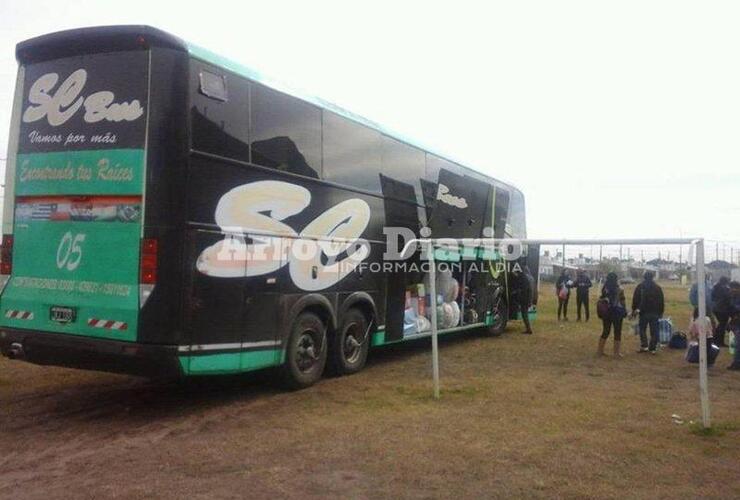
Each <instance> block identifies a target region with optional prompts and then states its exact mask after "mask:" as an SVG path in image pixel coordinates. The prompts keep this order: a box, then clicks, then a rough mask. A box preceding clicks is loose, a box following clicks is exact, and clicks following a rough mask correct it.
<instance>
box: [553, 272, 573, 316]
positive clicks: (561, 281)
mask: <svg viewBox="0 0 740 500" xmlns="http://www.w3.org/2000/svg"><path fill="white" fill-rule="evenodd" d="M572 286H573V281H572V280H571V279H570V274H568V271H567V270H566V269H563V272H561V273H560V276H559V277H558V280H557V281H556V282H555V293H556V294H557V296H558V321H560V316H561V315H562V317H563V320H564V321H568V301H569V300H570V289H571V287H572ZM561 295H562V297H561Z"/></svg>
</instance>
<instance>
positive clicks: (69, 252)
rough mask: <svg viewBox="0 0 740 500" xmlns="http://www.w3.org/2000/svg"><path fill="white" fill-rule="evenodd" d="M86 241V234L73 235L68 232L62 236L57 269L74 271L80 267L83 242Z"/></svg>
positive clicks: (58, 249) (58, 250)
mask: <svg viewBox="0 0 740 500" xmlns="http://www.w3.org/2000/svg"><path fill="white" fill-rule="evenodd" d="M84 241H85V235H84V234H77V235H73V234H72V232H71V231H67V232H66V233H65V234H64V236H62V241H60V242H59V247H58V248H57V267H58V268H59V269H64V268H65V267H66V268H67V270H68V271H74V270H75V269H77V266H79V265H80V261H81V260H82V246H81V245H82V242H84Z"/></svg>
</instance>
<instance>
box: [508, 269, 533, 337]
mask: <svg viewBox="0 0 740 500" xmlns="http://www.w3.org/2000/svg"><path fill="white" fill-rule="evenodd" d="M511 276H512V283H511V284H512V305H513V306H514V308H515V309H517V310H519V314H521V316H522V321H523V322H524V332H522V333H526V334H531V333H532V326H531V325H530V324H529V308H530V306H531V305H532V281H534V280H533V279H532V275H531V274H530V273H529V268H528V267H527V265H526V264H525V265H524V266H523V267H521V266H516V269H514V271H513V272H512V273H511Z"/></svg>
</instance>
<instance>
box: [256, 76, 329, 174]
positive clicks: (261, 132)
mask: <svg viewBox="0 0 740 500" xmlns="http://www.w3.org/2000/svg"><path fill="white" fill-rule="evenodd" d="M252 162H253V163H256V164H258V165H263V166H265V167H271V168H276V169H278V170H284V171H286V172H291V173H294V174H300V175H305V176H308V177H314V178H318V177H320V173H321V111H320V110H319V109H318V108H316V107H314V106H312V105H310V104H308V103H306V102H303V101H301V100H299V99H296V98H294V97H290V96H288V95H285V94H283V93H281V92H277V91H275V90H272V89H268V88H267V87H263V86H262V85H253V86H252Z"/></svg>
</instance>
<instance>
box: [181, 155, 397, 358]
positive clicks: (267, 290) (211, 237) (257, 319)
mask: <svg viewBox="0 0 740 500" xmlns="http://www.w3.org/2000/svg"><path fill="white" fill-rule="evenodd" d="M187 196H188V199H189V208H188V219H189V223H188V225H189V229H188V234H189V238H190V240H189V241H190V243H189V245H188V247H189V248H188V258H187V261H188V263H189V264H188V270H187V272H188V273H189V274H190V276H191V279H190V281H191V282H192V283H193V286H192V290H191V294H192V295H191V301H192V303H193V307H192V310H191V318H190V320H189V321H188V324H189V326H190V332H191V335H192V345H193V346H196V345H199V346H206V345H210V346H217V345H219V344H221V345H223V346H224V348H225V349H233V348H237V344H241V345H240V347H239V349H240V350H241V351H243V352H253V351H256V352H262V351H269V352H273V353H274V354H275V356H274V358H272V360H273V363H272V364H278V363H280V362H281V361H282V350H283V349H284V345H285V341H286V340H287V336H288V335H289V334H290V327H291V325H290V321H291V316H290V314H291V312H295V311H294V310H295V305H296V304H297V302H298V301H299V300H301V299H302V298H303V297H305V296H307V295H309V294H315V295H316V296H319V297H324V299H326V300H324V301H323V303H325V304H328V306H327V307H328V308H330V309H332V313H333V314H335V315H336V308H337V300H338V293H340V292H355V291H365V292H367V293H368V294H370V295H371V296H374V297H376V299H379V298H380V296H381V291H382V288H383V281H382V279H383V275H382V273H379V272H371V271H370V269H369V268H367V267H361V266H359V265H358V266H355V267H351V266H350V268H348V270H346V271H345V270H343V269H342V268H341V267H338V266H337V267H332V264H331V263H330V262H328V260H327V259H319V260H317V261H312V262H311V263H309V264H306V261H302V260H300V259H296V258H295V257H293V254H292V250H291V249H292V247H293V246H294V245H295V244H297V243H296V242H300V241H301V238H300V236H304V237H306V239H307V240H310V241H315V240H314V239H313V238H307V237H308V236H309V235H308V234H306V232H305V231H308V232H311V233H312V234H311V235H310V236H314V237H323V238H324V239H327V238H328V239H331V236H332V234H333V233H332V232H331V231H332V229H333V228H336V227H341V225H342V224H350V225H352V224H356V225H357V229H358V231H359V233H358V234H357V236H358V237H362V238H366V239H368V240H373V241H374V243H373V244H371V245H370V249H371V250H370V251H369V253H368V254H367V255H366V256H365V258H364V259H362V263H363V264H365V265H369V264H370V262H371V259H373V260H375V261H376V262H377V263H378V264H382V255H383V246H382V245H381V244H380V241H381V240H380V237H382V226H383V220H384V210H383V202H382V199H381V198H380V197H377V196H371V195H367V194H360V193H356V192H352V191H349V190H346V189H342V188H339V187H335V186H331V185H327V184H324V183H322V182H320V181H313V180H311V179H307V178H302V177H299V176H292V175H288V174H284V173H282V172H280V171H277V170H268V169H264V168H259V167H252V166H248V165H245V164H243V163H238V162H234V161H229V160H225V159H223V160H222V159H215V158H210V157H205V155H200V154H198V153H194V154H193V157H192V158H191V161H190V173H189V183H188V195H187ZM224 207H227V208H224ZM337 207H339V208H337ZM283 210H285V211H287V213H288V214H290V215H288V216H287V217H286V216H284V215H282V214H283V213H284V212H283ZM229 217H232V219H229ZM330 217H335V219H330ZM233 218H235V219H236V220H234V219H233ZM353 218H358V219H357V220H355V219H353ZM358 220H359V222H358ZM317 221H318V222H317ZM332 221H334V222H332ZM353 221H354V222H353ZM219 223H220V224H223V227H221V226H219V225H218V224H219ZM322 227H323V228H324V229H321V228H322ZM250 228H252V229H254V230H255V231H256V230H257V229H260V232H257V233H251V232H250ZM255 228H256V229H255ZM270 231H272V233H270ZM314 231H316V232H314ZM321 231H324V232H325V234H318V233H319V232H321ZM265 232H267V233H269V234H273V235H274V234H278V235H284V236H282V237H280V236H279V237H273V238H272V239H271V240H270V241H271V242H272V243H271V246H270V248H269V249H268V250H265V251H266V252H267V253H266V256H265V255H262V256H261V257H260V255H259V254H257V253H255V252H254V251H253V250H250V251H248V252H246V253H244V254H242V255H239V253H240V252H242V251H243V249H244V248H245V247H246V245H247V244H248V243H250V244H255V242H259V241H266V240H265ZM260 238H262V239H261V240H260ZM232 245H233V246H232ZM240 245H241V246H240ZM274 245H277V247H274ZM229 248H231V249H232V250H234V254H229V250H228V249H229ZM275 248H280V249H282V250H275ZM224 249H226V252H225V253H224ZM273 252H274V253H273ZM247 255H248V256H249V258H247ZM265 258H266V260H265ZM337 258H338V259H339V260H340V261H342V260H343V259H346V258H347V256H346V254H340V255H339V256H338V257H337ZM261 259H262V260H261ZM345 262H346V261H345ZM376 305H377V304H376ZM380 310H381V312H382V307H381V308H380ZM379 321H380V320H379ZM271 342H272V344H271ZM209 349H210V350H212V351H214V353H215V352H217V350H218V349H217V347H213V348H212V349H211V348H206V347H202V348H201V349H200V352H198V353H197V354H195V353H191V356H190V360H189V362H190V363H191V366H192V363H193V360H194V359H195V358H196V356H205V355H206V354H205V353H204V352H203V351H204V350H209ZM220 354H222V356H221V358H220V359H221V361H222V362H223V364H222V365H221V368H222V369H223V371H229V370H236V369H237V365H236V363H237V362H236V358H237V356H235V355H232V357H231V358H227V357H226V356H225V355H223V354H225V353H220ZM241 357H242V358H244V355H242V356H241ZM252 358H253V359H254V360H255V363H256V364H257V365H250V364H249V363H247V365H245V363H244V360H243V359H242V362H241V365H240V366H239V368H238V369H240V370H241V371H246V370H248V369H254V368H259V367H262V366H263V364H266V363H267V361H266V360H267V359H270V358H269V354H263V355H262V356H259V357H258V356H257V355H256V354H253V355H252ZM252 358H250V359H252ZM227 359H229V360H230V361H228V362H227V361H226V360H227Z"/></svg>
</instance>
